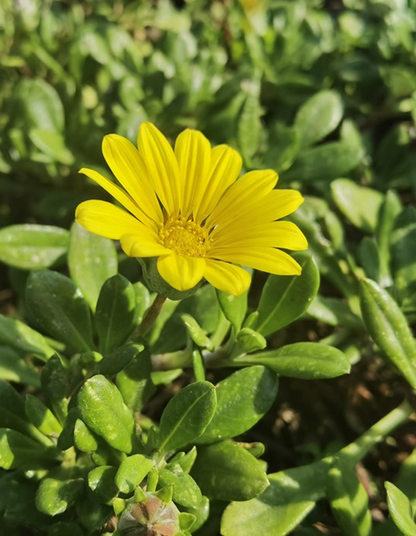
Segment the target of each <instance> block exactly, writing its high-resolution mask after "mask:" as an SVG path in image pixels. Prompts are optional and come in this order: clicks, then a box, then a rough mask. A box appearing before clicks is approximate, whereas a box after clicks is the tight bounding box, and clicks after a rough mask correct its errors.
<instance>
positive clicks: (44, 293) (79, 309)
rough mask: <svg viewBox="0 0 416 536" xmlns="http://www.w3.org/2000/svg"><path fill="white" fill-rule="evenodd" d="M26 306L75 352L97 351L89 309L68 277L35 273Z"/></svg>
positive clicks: (47, 330) (30, 279)
mask: <svg viewBox="0 0 416 536" xmlns="http://www.w3.org/2000/svg"><path fill="white" fill-rule="evenodd" d="M26 303H27V307H28V309H29V311H30V314H31V316H32V318H34V319H35V320H36V323H37V324H38V325H39V326H40V327H42V329H44V330H45V331H46V332H47V333H49V334H50V335H51V336H52V337H54V338H56V339H58V340H60V341H62V342H64V343H65V344H66V345H68V346H69V347H70V348H72V349H74V350H75V351H79V352H88V351H89V350H93V349H94V345H93V342H92V331H91V317H90V312H89V310H88V306H87V304H86V302H85V300H84V298H83V296H82V294H81V292H80V291H79V289H78V288H77V287H76V286H75V285H74V283H73V282H72V281H71V280H70V279H69V278H68V277H65V276H64V275H62V274H58V273H57V272H51V271H49V270H41V271H39V272H32V273H31V274H30V276H29V279H28V281H27V286H26Z"/></svg>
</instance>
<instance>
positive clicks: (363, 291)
mask: <svg viewBox="0 0 416 536" xmlns="http://www.w3.org/2000/svg"><path fill="white" fill-rule="evenodd" d="M360 302H361V311H362V315H363V320H364V323H365V325H366V326H367V329H368V332H369V333H370V335H371V337H372V339H374V341H375V342H376V343H377V345H378V346H379V347H380V348H381V350H382V351H383V352H384V354H385V355H386V356H387V358H388V359H389V360H390V361H391V362H392V363H393V364H394V365H395V366H396V367H397V368H398V369H399V370H400V372H401V373H402V374H403V376H404V377H405V378H406V380H407V381H408V382H409V383H410V385H411V386H412V387H413V388H416V342H415V340H414V338H413V336H412V333H411V331H410V328H409V326H408V324H407V321H406V318H405V317H404V316H403V313H402V312H401V311H400V309H399V307H398V305H397V303H396V302H395V301H394V300H393V298H392V297H391V296H390V294H389V293H388V292H387V291H386V290H383V289H382V288H381V287H380V286H379V285H377V283H375V282H374V281H371V280H370V279H363V280H362V281H361V284H360Z"/></svg>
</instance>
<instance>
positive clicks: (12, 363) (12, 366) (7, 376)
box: [0, 346, 40, 387]
mask: <svg viewBox="0 0 416 536" xmlns="http://www.w3.org/2000/svg"><path fill="white" fill-rule="evenodd" d="M0 378H2V379H3V380H7V381H9V382H16V383H22V384H24V385H31V386H33V387H40V375H39V373H38V372H37V371H36V370H35V369H34V368H33V367H30V366H29V365H28V364H27V363H26V361H25V360H24V359H22V357H21V356H20V355H19V354H18V353H17V352H15V351H14V350H13V349H12V348H9V347H8V346H0Z"/></svg>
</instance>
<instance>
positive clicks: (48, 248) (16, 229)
mask: <svg viewBox="0 0 416 536" xmlns="http://www.w3.org/2000/svg"><path fill="white" fill-rule="evenodd" d="M68 245H69V233H68V231H67V230H66V229H61V228H60V227H53V226H51V225H35V224H23V225H11V226H10V227H4V228H3V229H1V230H0V260H1V261H3V262H4V263H6V264H8V265H9V266H14V267H15V268H20V269H22V270H40V269H42V268H49V267H50V266H53V265H55V264H57V263H58V262H59V261H61V260H62V259H63V257H64V256H65V255H66V253H67V251H68Z"/></svg>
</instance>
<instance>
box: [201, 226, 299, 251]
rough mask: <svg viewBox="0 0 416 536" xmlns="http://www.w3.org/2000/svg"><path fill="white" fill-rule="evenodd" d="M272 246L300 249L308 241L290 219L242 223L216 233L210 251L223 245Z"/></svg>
mask: <svg viewBox="0 0 416 536" xmlns="http://www.w3.org/2000/svg"><path fill="white" fill-rule="evenodd" d="M229 246H232V247H237V246H238V247H242V248H244V247H248V248H250V247H253V246H254V247H258V246H265V247H274V248H282V249H291V250H293V251H302V250H304V249H308V241H307V240H306V238H305V235H304V234H303V233H302V231H301V230H300V229H299V227H298V226H297V225H295V224H294V223H292V222H290V221H274V222H271V223H266V224H263V225H254V226H253V225H250V224H247V225H243V226H241V227H238V228H235V229H234V230H233V231H230V232H223V233H218V235H217V237H216V239H215V241H214V243H213V245H212V249H211V250H210V253H211V254H212V255H214V254H215V251H217V248H220V249H221V248H224V247H229Z"/></svg>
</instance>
